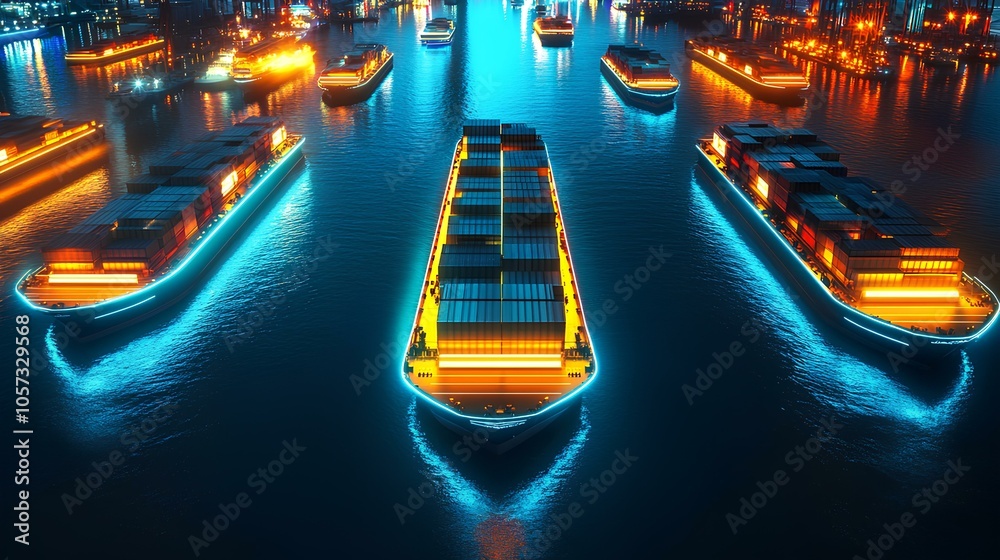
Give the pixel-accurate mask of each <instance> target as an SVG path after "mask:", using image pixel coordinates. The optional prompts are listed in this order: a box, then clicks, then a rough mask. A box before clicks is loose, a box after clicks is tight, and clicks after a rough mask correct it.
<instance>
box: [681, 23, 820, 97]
mask: <svg viewBox="0 0 1000 560" xmlns="http://www.w3.org/2000/svg"><path fill="white" fill-rule="evenodd" d="M684 52H685V53H686V54H687V55H688V56H689V57H691V58H692V59H694V60H697V61H698V62H700V63H702V64H704V65H705V66H707V67H709V68H711V69H712V70H713V71H715V72H716V73H717V74H719V75H720V76H722V77H724V78H726V79H727V80H729V81H730V82H733V83H734V84H736V85H738V86H739V87H741V88H743V89H744V90H746V92H747V93H749V94H750V95H752V96H754V97H756V98H757V99H760V100H761V101H769V102H773V103H782V104H794V103H801V102H802V97H801V96H802V94H803V93H805V91H806V90H807V89H809V81H808V80H806V78H805V76H803V75H802V72H801V71H799V69H798V68H796V67H795V66H794V65H793V64H792V63H790V62H788V61H787V60H785V59H784V58H781V57H779V56H778V55H776V54H774V53H770V52H766V51H762V50H760V49H757V48H755V47H753V46H751V45H749V44H748V43H746V42H744V41H738V40H735V39H732V38H723V37H717V38H713V39H689V40H688V41H686V42H685V43H684Z"/></svg>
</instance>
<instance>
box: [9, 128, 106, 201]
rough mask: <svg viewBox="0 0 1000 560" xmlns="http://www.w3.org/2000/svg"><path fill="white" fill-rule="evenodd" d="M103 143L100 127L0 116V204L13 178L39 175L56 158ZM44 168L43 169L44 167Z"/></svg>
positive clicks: (71, 154) (74, 153)
mask: <svg viewBox="0 0 1000 560" xmlns="http://www.w3.org/2000/svg"><path fill="white" fill-rule="evenodd" d="M103 141H104V125H103V124H97V122H95V121H84V122H80V121H64V120H62V119H53V118H49V117H41V116H24V117H11V116H0V202H5V201H6V200H7V197H6V196H5V191H9V190H10V189H11V188H12V187H13V185H14V180H15V179H17V178H27V176H28V175H31V174H34V173H39V172H40V171H41V169H42V168H43V166H45V165H46V164H48V163H52V162H53V161H55V160H57V159H59V158H67V159H68V158H70V157H72V156H74V155H79V154H82V153H84V152H86V151H88V150H90V149H92V148H94V147H96V146H98V145H99V144H101V143H102V142H103ZM46 169H47V168H46Z"/></svg>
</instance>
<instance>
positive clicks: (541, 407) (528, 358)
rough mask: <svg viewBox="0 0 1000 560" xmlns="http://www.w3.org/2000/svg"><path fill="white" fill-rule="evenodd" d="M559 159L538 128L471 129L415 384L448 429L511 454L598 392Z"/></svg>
mask: <svg viewBox="0 0 1000 560" xmlns="http://www.w3.org/2000/svg"><path fill="white" fill-rule="evenodd" d="M578 286H579V285H578V283H577V281H576V277H575V273H574V269H573V264H572V261H571V260H570V252H569V245H568V242H567V235H566V231H565V224H564V221H563V216H562V213H561V211H560V206H559V198H558V195H557V193H556V184H555V180H554V178H553V175H552V168H551V166H550V164H549V159H548V152H547V151H546V148H545V144H544V143H543V142H542V139H541V138H540V137H539V136H538V134H536V132H535V130H534V129H533V128H529V127H527V126H525V125H523V124H503V125H501V124H500V121H493V120H476V121H469V122H467V123H466V124H465V126H464V129H463V137H462V139H461V140H460V141H459V143H458V147H457V149H456V151H455V159H454V162H453V164H452V167H451V173H450V175H449V178H448V182H447V185H446V186H445V193H444V199H443V200H442V202H441V213H440V216H439V218H438V225H437V230H436V232H435V235H434V243H433V246H432V249H431V254H430V258H429V260H428V263H427V271H426V276H425V278H424V282H423V285H422V289H421V293H420V302H419V304H418V306H417V314H416V318H415V320H414V324H413V329H412V331H411V337H410V342H409V349H408V351H407V354H406V358H405V362H404V365H403V379H404V382H405V383H406V385H407V387H409V388H410V389H412V390H413V391H414V392H415V393H416V394H417V395H418V396H419V397H420V400H421V401H423V402H425V403H426V404H428V405H429V408H430V410H431V411H432V413H433V414H434V415H435V416H436V417H437V418H438V419H439V420H440V421H441V422H442V423H443V424H445V425H446V426H448V427H449V428H451V429H453V430H455V431H457V432H459V433H465V434H470V433H475V434H477V438H483V437H486V438H488V439H489V443H488V444H487V446H488V447H490V448H491V449H493V450H496V451H502V450H504V449H507V448H509V447H512V446H514V445H516V444H517V443H520V442H521V441H524V439H525V438H526V437H527V436H529V435H530V434H532V433H534V432H536V431H537V430H540V429H541V428H542V427H543V426H545V425H547V424H548V423H549V422H551V421H552V420H553V419H554V418H555V417H556V416H557V415H558V414H560V413H561V412H563V411H565V410H566V409H567V408H568V404H569V403H570V402H572V401H574V400H575V398H576V397H577V396H578V395H579V394H580V393H581V392H582V391H583V390H584V389H585V388H586V387H587V386H588V385H590V383H592V382H593V380H594V379H595V376H596V374H597V361H596V358H595V356H594V353H593V351H592V345H591V338H590V333H589V331H588V330H587V325H586V322H585V320H584V315H583V304H582V303H581V301H580V296H579V293H578Z"/></svg>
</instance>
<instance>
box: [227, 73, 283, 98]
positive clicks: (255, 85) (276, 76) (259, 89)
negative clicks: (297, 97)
mask: <svg viewBox="0 0 1000 560" xmlns="http://www.w3.org/2000/svg"><path fill="white" fill-rule="evenodd" d="M298 74H299V69H292V70H288V71H284V72H268V73H267V74H266V75H264V76H260V77H258V78H254V79H250V80H235V79H234V80H233V81H234V82H235V83H236V85H238V86H239V87H240V89H241V90H243V93H244V94H246V95H261V94H265V93H269V92H271V91H274V90H275V89H277V88H278V87H279V86H281V85H282V84H284V83H285V82H287V81H289V80H291V79H292V78H294V77H296V76H297V75H298Z"/></svg>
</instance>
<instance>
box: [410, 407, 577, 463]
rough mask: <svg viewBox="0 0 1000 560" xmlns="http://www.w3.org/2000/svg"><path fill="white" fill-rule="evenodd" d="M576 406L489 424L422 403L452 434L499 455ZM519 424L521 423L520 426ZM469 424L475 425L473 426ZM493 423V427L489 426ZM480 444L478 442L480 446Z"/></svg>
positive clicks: (552, 409)
mask: <svg viewBox="0 0 1000 560" xmlns="http://www.w3.org/2000/svg"><path fill="white" fill-rule="evenodd" d="M578 403H579V399H572V400H571V401H567V402H561V403H558V405H557V406H552V407H549V409H548V410H544V411H542V412H541V413H539V414H537V415H535V416H531V417H527V418H512V419H511V420H510V422H513V423H514V424H513V425H506V426H505V427H502V428H500V427H497V426H503V425H504V424H500V423H491V422H488V421H482V420H477V419H471V418H466V417H463V416H458V415H456V414H454V413H452V412H451V411H448V410H443V409H442V408H441V407H439V406H436V405H433V404H428V403H423V404H425V405H426V407H427V408H428V410H429V412H430V413H431V414H432V415H433V416H434V418H436V419H437V420H438V422H440V423H441V424H442V425H443V426H444V427H446V428H448V429H449V430H451V431H452V432H454V433H456V434H458V435H460V436H462V437H465V436H469V437H471V438H472V439H473V441H475V442H476V443H477V444H480V445H482V446H483V448H485V449H486V450H487V451H489V452H491V453H496V454H498V455H499V454H501V453H506V452H508V451H510V450H511V449H513V448H515V447H517V446H518V445H520V444H521V443H523V442H525V441H527V440H528V439H530V438H531V437H532V436H534V435H535V434H537V433H538V432H540V431H542V430H543V429H544V428H545V427H546V426H548V425H549V424H551V423H552V422H553V421H555V419H556V418H559V417H560V416H561V415H562V414H563V413H564V412H566V411H567V410H570V409H572V408H574V405H575V404H578ZM522 421H523V423H521V422H522ZM473 422H477V423H476V424H473ZM490 424H493V425H490ZM480 442H482V443H480Z"/></svg>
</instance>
